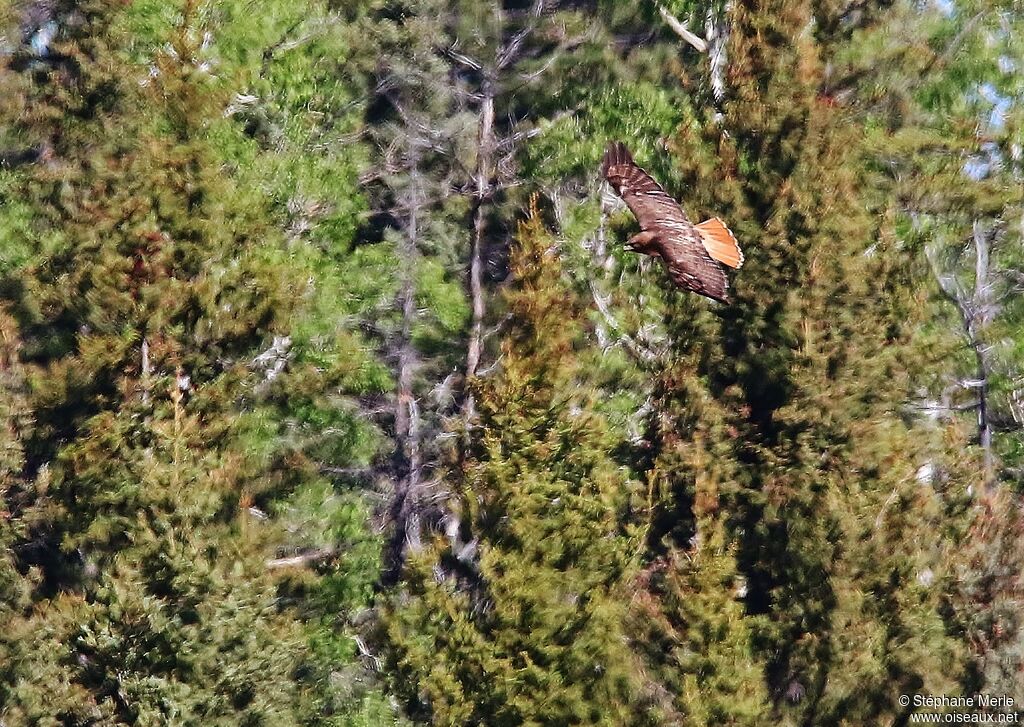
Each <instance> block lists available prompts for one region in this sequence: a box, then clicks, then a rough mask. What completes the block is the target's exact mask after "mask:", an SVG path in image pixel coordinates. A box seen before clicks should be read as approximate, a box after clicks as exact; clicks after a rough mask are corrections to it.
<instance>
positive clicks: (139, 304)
mask: <svg viewBox="0 0 1024 727" xmlns="http://www.w3.org/2000/svg"><path fill="white" fill-rule="evenodd" d="M54 12H55V16H54V17H55V20H54V22H55V23H56V26H57V31H56V35H55V37H54V39H53V41H52V44H51V45H50V46H49V51H48V55H47V57H45V58H43V59H41V60H34V61H33V62H32V63H30V64H28V70H27V71H26V74H27V77H26V78H25V80H26V83H25V85H24V86H23V94H24V99H25V104H24V111H23V112H22V113H21V114H20V115H18V116H17V117H15V118H13V119H11V123H12V124H13V125H15V126H17V127H19V133H21V134H22V135H23V136H24V137H35V138H36V139H40V140H42V142H43V143H46V144H47V145H48V146H49V148H50V149H51V154H50V156H49V159H48V160H47V163H45V164H38V165H36V166H35V167H33V168H31V169H30V170H28V171H26V173H25V177H24V179H23V181H22V183H20V184H19V185H18V190H17V191H18V193H19V195H20V197H21V198H22V199H23V200H25V202H26V203H27V204H28V205H29V206H30V207H31V208H32V211H33V213H34V219H33V221H32V224H31V226H30V239H29V241H30V245H31V247H32V248H33V249H32V250H31V253H30V257H29V259H28V261H27V265H26V267H25V268H24V269H22V270H7V271H5V273H6V274H7V275H6V280H5V285H4V291H5V295H6V296H7V297H8V298H9V299H10V301H11V306H12V310H13V312H14V313H15V315H16V317H17V318H18V320H19V323H20V325H21V329H22V336H23V339H24V343H23V345H22V347H21V350H22V355H23V357H24V359H25V361H26V364H27V365H28V366H29V370H30V374H29V380H30V384H31V386H30V396H29V398H28V402H27V403H28V407H29V410H30V411H31V412H32V414H33V417H34V419H35V420H36V427H35V429H34V430H33V432H32V433H31V434H30V436H29V437H28V439H27V440H26V463H27V467H26V473H27V474H28V475H29V476H30V477H32V478H34V479H35V483H34V485H33V492H34V493H35V499H34V500H32V499H30V500H28V501H27V502H25V503H23V505H22V508H23V511H24V512H25V513H35V515H34V516H33V518H32V519H30V520H28V521H26V524H27V526H28V527H27V528H26V532H25V533H19V538H20V539H21V541H22V542H20V543H18V544H17V546H18V547H16V548H15V552H16V553H19V554H20V557H19V560H20V562H19V564H18V565H19V567H20V568H22V569H28V570H29V572H33V570H32V569H33V568H35V569H38V571H39V572H40V577H41V579H42V586H41V587H40V588H38V589H37V591H36V593H34V594H33V595H34V596H35V598H36V599H37V601H36V603H35V604H33V608H32V610H31V612H28V609H27V607H25V608H24V609H23V613H22V614H21V615H22V616H23V617H27V618H30V619H31V623H30V624H29V626H28V627H24V626H23V627H22V628H21V629H19V630H18V632H19V633H21V634H22V635H23V636H24V638H23V639H22V643H21V647H22V648H21V649H20V651H19V653H18V656H17V659H16V660H14V668H12V669H11V670H10V672H9V673H7V674H5V677H8V678H9V679H11V681H10V682H8V683H6V684H5V685H4V692H5V695H7V697H8V698H7V699H5V702H4V705H3V709H4V710H5V711H4V720H5V721H6V722H7V723H10V724H36V723H40V722H44V723H46V722H58V721H60V722H64V723H73V724H80V723H92V722H103V723H108V724H239V723H246V722H250V723H255V722H264V723H273V724H282V725H285V724H294V723H296V722H297V717H296V713H297V707H298V704H299V694H298V692H299V686H298V684H297V682H296V680H295V670H296V668H297V666H298V664H299V663H300V661H301V659H302V658H303V655H304V653H305V650H304V639H303V635H302V633H301V631H300V629H299V628H298V625H297V624H296V623H295V622H294V620H292V619H291V618H290V617H289V616H287V615H283V614H280V613H278V611H277V606H276V604H275V600H276V598H275V596H276V593H275V586H274V585H273V584H272V583H271V582H269V581H268V579H267V577H266V573H265V570H264V566H263V558H264V554H263V552H264V542H265V541H264V537H263V533H261V532H259V531H258V529H257V528H256V527H254V526H253V524H252V523H251V522H250V520H251V519H252V517H253V516H252V514H251V512H252V506H253V505H258V506H260V507H262V508H264V509H268V505H267V504H266V503H268V502H272V501H273V500H274V498H275V497H278V496H280V495H281V494H284V493H286V492H288V491H289V490H290V489H291V488H293V487H294V486H295V477H296V476H301V473H298V475H297V473H296V472H295V471H293V470H289V468H288V467H287V466H283V463H281V462H279V461H276V460H275V458H274V452H273V448H268V447H258V446H253V444H254V442H255V443H259V442H260V439H261V434H263V433H265V432H266V430H267V429H268V427H267V426H266V425H265V424H264V423H263V422H261V421H260V415H261V411H260V410H259V409H258V408H257V407H254V406H252V405H251V404H248V403H247V402H252V401H254V400H258V398H259V395H260V391H259V387H258V383H259V377H260V376H261V375H262V372H260V371H254V370H253V366H252V361H253V359H254V356H255V355H256V354H257V353H259V351H260V350H261V348H262V346H263V345H264V344H265V343H266V342H267V339H268V338H270V337H271V336H272V335H273V334H275V333H282V332H283V326H284V325H285V324H286V322H287V321H288V319H289V315H290V312H291V310H292V305H291V303H290V301H291V300H293V299H295V298H297V297H298V296H297V295H296V292H297V291H298V290H299V282H300V280H297V279H296V276H294V274H293V273H292V271H290V270H289V268H288V267H287V266H286V265H282V264H281V263H282V261H283V257H282V255H281V254H280V245H279V243H278V241H277V240H275V239H274V233H273V231H272V229H271V228H269V227H268V226H267V225H266V223H265V216H264V215H265V210H263V209H261V208H260V207H259V206H258V205H255V206H249V205H246V204H241V203H242V202H243V201H247V202H248V201H251V200H249V199H246V198H245V196H244V195H242V194H241V192H240V190H239V189H238V188H237V187H236V186H234V185H233V184H232V182H231V180H230V178H229V177H228V176H227V175H226V174H225V173H224V171H223V170H222V169H221V168H220V166H219V164H217V163H215V160H216V157H215V156H214V154H213V153H212V151H211V148H210V145H209V140H208V139H207V138H206V124H207V120H208V119H210V118H211V117H213V118H216V117H215V116H214V114H213V111H214V109H216V108H217V102H218V99H219V98H220V93H221V91H220V89H218V86H217V83H216V79H215V78H213V77H212V76H211V75H210V74H209V73H208V70H207V66H206V65H205V64H204V59H203V58H202V52H203V48H202V44H201V43H202V41H201V34H200V33H198V32H197V25H196V23H197V14H196V13H197V7H196V5H195V4H194V3H189V2H186V3H185V4H184V5H183V6H182V8H181V15H180V16H179V17H178V18H177V23H176V25H175V26H174V27H175V29H174V31H173V32H172V33H171V35H170V37H169V38H168V39H167V40H168V44H169V51H168V52H164V53H158V54H156V55H155V56H154V57H153V58H152V61H153V65H152V73H151V74H147V70H148V69H146V68H145V67H140V65H137V64H132V63H131V62H130V61H129V58H128V54H127V49H128V41H127V38H126V35H125V25H126V24H127V23H128V22H129V20H130V18H129V16H128V14H127V11H126V9H125V7H124V4H123V3H119V2H111V3H106V2H90V3H57V4H56V6H55V9H54ZM144 74H145V75H149V80H148V82H147V83H145V84H144V83H142V82H141V81H142V80H143V76H144ZM269 428H270V429H272V428H273V427H272V425H271V426H270V427H269ZM263 436H265V434H263ZM25 491H26V492H28V490H27V488H26V490H25Z"/></svg>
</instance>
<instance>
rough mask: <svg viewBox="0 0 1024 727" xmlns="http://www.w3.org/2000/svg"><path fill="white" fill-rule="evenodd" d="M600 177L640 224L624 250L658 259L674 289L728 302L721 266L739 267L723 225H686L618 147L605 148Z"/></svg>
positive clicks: (714, 222)
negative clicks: (605, 180) (662, 263)
mask: <svg viewBox="0 0 1024 727" xmlns="http://www.w3.org/2000/svg"><path fill="white" fill-rule="evenodd" d="M601 173H602V174H603V175H604V178H605V179H607V180H608V183H609V184H611V185H612V188H613V189H614V190H615V192H616V194H618V195H619V196H620V197H622V200H623V201H624V202H625V203H626V205H627V206H628V207H629V209H630V210H631V211H632V212H633V215H634V216H635V217H636V220H637V222H639V223H640V230H641V231H640V232H639V233H638V234H636V235H634V236H633V237H631V238H630V239H629V242H628V243H626V249H627V250H630V251H631V252H639V253H643V254H644V255H650V256H652V257H659V258H661V259H662V261H663V262H664V263H665V268H666V269H667V270H668V274H669V277H670V278H672V281H673V282H674V283H675V284H676V285H678V286H679V287H680V288H685V289H686V290H692V291H693V292H694V293H699V294H700V295H703V296H706V297H708V298H712V299H714V300H718V301H721V302H722V303H728V302H729V295H728V290H729V281H728V280H727V279H726V277H725V269H724V268H723V267H722V265H728V266H729V267H731V268H738V267H740V265H742V264H743V253H742V252H741V251H740V246H739V244H738V243H737V242H736V238H735V237H733V234H732V232H730V231H729V228H728V227H726V226H725V223H723V222H722V221H721V220H720V219H718V218H717V217H714V218H712V219H710V220H708V221H706V222H701V223H700V224H699V225H695V224H693V223H692V222H690V220H689V219H688V218H687V217H686V213H685V212H683V209H682V207H680V206H679V203H677V202H676V201H675V200H674V199H672V198H671V197H670V196H669V195H668V194H667V193H666V192H665V190H664V189H662V188H661V185H660V184H658V183H657V182H655V181H654V179H652V178H651V175H650V174H648V173H647V172H645V171H644V170H643V169H641V168H640V167H638V166H637V165H636V163H635V162H634V161H633V157H632V156H631V155H630V153H629V150H628V149H626V147H625V145H624V144H622V143H621V142H613V143H611V144H609V145H608V150H607V151H606V152H605V153H604V162H603V163H602V165H601ZM719 263H721V264H719Z"/></svg>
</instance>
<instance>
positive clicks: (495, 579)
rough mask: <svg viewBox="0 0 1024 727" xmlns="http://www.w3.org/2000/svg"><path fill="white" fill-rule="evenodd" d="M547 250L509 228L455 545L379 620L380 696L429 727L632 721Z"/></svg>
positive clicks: (570, 320)
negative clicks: (501, 309) (496, 362)
mask: <svg viewBox="0 0 1024 727" xmlns="http://www.w3.org/2000/svg"><path fill="white" fill-rule="evenodd" d="M553 242H554V241H553V240H552V238H551V236H550V235H549V234H548V233H546V232H545V231H544V229H543V227H542V224H541V222H540V221H539V219H538V217H537V213H536V212H534V213H533V216H532V217H531V218H530V220H529V221H528V222H526V223H524V224H522V225H521V226H520V229H519V235H518V242H517V245H516V247H515V248H514V249H513V255H512V259H511V269H512V272H513V275H514V276H515V281H516V282H515V284H514V287H512V288H511V289H510V290H508V291H507V292H506V294H505V296H504V302H505V305H506V306H507V310H508V313H509V315H510V316H511V323H510V328H509V330H508V333H507V334H506V336H505V338H504V339H503V343H502V355H501V360H500V363H501V369H500V372H499V373H496V374H494V375H493V376H492V377H488V378H484V379H481V380H480V381H479V383H478V384H477V390H476V395H477V404H478V407H479V415H480V426H479V429H477V430H475V431H474V436H473V442H472V447H471V450H470V455H469V458H468V460H467V461H466V462H465V463H464V465H463V467H462V468H461V469H460V470H456V471H454V472H452V474H451V475H450V476H451V477H452V478H453V479H454V480H455V481H456V482H457V483H458V484H457V487H455V489H456V491H457V493H458V508H457V511H456V513H455V515H456V519H455V520H453V521H452V524H453V527H457V528H458V531H459V532H458V533H457V537H455V538H452V539H449V540H441V539H439V540H437V541H436V542H435V543H434V544H433V546H432V547H431V548H429V549H427V550H425V552H424V554H423V555H422V556H420V557H418V558H416V559H414V560H413V561H411V562H410V564H409V567H408V570H407V573H406V576H405V579H404V582H403V588H402V589H401V590H400V592H399V593H398V595H397V598H396V600H395V605H394V606H393V607H392V609H391V613H390V614H389V616H388V617H387V619H386V626H387V634H388V638H389V640H390V642H391V657H390V658H391V663H392V665H393V669H394V678H395V688H396V689H397V690H398V691H399V693H400V695H401V696H402V698H403V699H404V700H405V703H406V705H407V707H408V709H409V711H410V713H411V714H413V715H418V716H422V717H424V718H426V719H431V720H432V721H433V722H434V723H435V724H452V725H455V724H467V723H477V722H486V723H487V724H510V725H511V724H567V723H571V724H624V723H626V722H632V721H633V719H634V718H633V717H631V716H629V715H630V712H629V707H630V700H631V696H630V695H631V685H632V684H633V681H634V675H633V672H632V659H631V657H630V655H629V652H628V650H627V649H625V648H624V644H623V642H624V634H623V618H624V611H625V609H624V601H625V599H626V597H627V595H628V591H627V589H626V587H625V586H626V579H627V577H628V574H629V572H630V570H631V557H630V540H629V538H628V537H627V536H626V534H625V533H624V532H623V530H622V526H623V523H622V521H621V515H622V507H623V504H624V495H625V494H626V489H627V487H628V481H627V480H626V479H625V478H624V477H623V474H622V472H621V470H619V469H618V468H616V467H615V466H614V465H613V464H612V462H611V461H610V460H609V459H608V456H607V454H606V452H605V450H606V448H607V438H606V437H607V434H606V430H605V427H604V424H603V423H602V421H601V420H600V418H598V417H596V416H595V415H594V414H593V413H592V410H591V403H590V402H588V401H587V397H586V395H585V394H583V395H580V394H579V392H578V390H577V388H576V385H577V384H578V383H579V380H580V379H579V377H580V376H581V372H580V371H579V370H578V366H577V364H576V363H575V354H574V347H575V345H576V343H577V340H578V335H579V322H578V321H579V315H580V310H579V307H578V304H577V303H575V302H574V301H573V299H572V297H571V296H570V295H568V294H567V289H566V286H565V283H564V282H563V280H562V273H561V270H560V266H559V264H558V259H557V257H556V254H555V251H554V250H553ZM453 542H455V543H456V544H457V545H456V546H455V547H453V545H452V543H453Z"/></svg>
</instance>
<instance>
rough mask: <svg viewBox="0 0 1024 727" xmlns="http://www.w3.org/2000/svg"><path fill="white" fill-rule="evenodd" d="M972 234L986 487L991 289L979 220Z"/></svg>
mask: <svg viewBox="0 0 1024 727" xmlns="http://www.w3.org/2000/svg"><path fill="white" fill-rule="evenodd" d="M973 236H974V251H975V258H974V301H973V303H974V315H973V320H972V322H971V326H970V328H971V330H970V336H971V344H972V347H973V349H974V357H975V361H976V362H977V367H978V373H977V376H978V443H979V444H980V445H981V449H982V452H983V457H984V467H985V486H986V489H989V490H991V489H992V488H993V487H994V485H995V456H994V454H993V452H992V426H991V422H989V417H988V386H989V370H988V362H987V361H986V360H985V350H984V343H983V341H982V331H983V330H984V328H985V327H986V326H987V325H988V323H989V321H990V320H991V317H992V306H991V302H992V301H991V288H990V285H989V236H988V234H987V233H986V232H985V230H984V229H983V227H982V225H981V223H980V222H978V221H975V223H974V228H973Z"/></svg>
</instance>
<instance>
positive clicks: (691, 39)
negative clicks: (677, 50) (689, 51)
mask: <svg viewBox="0 0 1024 727" xmlns="http://www.w3.org/2000/svg"><path fill="white" fill-rule="evenodd" d="M658 13H659V14H660V15H661V19H662V20H664V21H665V22H666V23H667V24H668V27H670V28H672V30H674V31H675V33H676V35H678V36H679V37H680V38H682V39H683V40H685V41H686V42H687V43H689V44H690V45H692V46H693V47H694V48H696V49H697V50H698V51H700V52H701V53H706V52H707V50H708V44H707V41H705V40H704V39H703V38H701V37H700V36H698V35H695V34H694V33H693V32H692V31H691V30H690V29H689V28H687V27H686V23H684V22H682V21H681V20H679V19H678V18H676V17H675V16H674V15H672V13H670V12H669V11H668V10H666V9H665V8H664V7H662V6H661V5H659V6H658Z"/></svg>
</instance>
